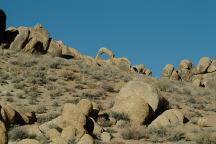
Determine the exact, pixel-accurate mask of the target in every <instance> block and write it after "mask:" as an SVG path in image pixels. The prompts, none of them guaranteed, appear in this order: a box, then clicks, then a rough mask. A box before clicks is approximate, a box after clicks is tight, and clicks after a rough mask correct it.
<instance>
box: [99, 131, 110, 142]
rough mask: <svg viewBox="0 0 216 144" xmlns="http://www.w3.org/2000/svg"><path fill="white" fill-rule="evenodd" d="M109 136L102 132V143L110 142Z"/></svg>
mask: <svg viewBox="0 0 216 144" xmlns="http://www.w3.org/2000/svg"><path fill="white" fill-rule="evenodd" d="M111 138H112V137H111V135H110V133H108V132H103V133H102V134H101V140H102V141H103V142H110V141H111Z"/></svg>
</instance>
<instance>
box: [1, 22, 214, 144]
mask: <svg viewBox="0 0 216 144" xmlns="http://www.w3.org/2000/svg"><path fill="white" fill-rule="evenodd" d="M1 29H3V30H1V33H0V35H1V38H0V104H1V107H0V110H1V111H0V115H1V117H0V144H6V143H10V144H15V143H18V144H26V143H31V144H48V143H54V144H73V143H78V144H93V143H95V144H98V143H101V144H105V143H111V144H124V143H126V144H127V143H128V144H142V143H192V144H193V143H194V144H196V143H198V144H214V143H216V105H215V102H216V90H215V88H216V86H215V85H216V81H215V80H216V69H215V60H210V59H209V58H206V57H204V58H201V60H200V62H199V64H198V65H197V66H193V65H192V63H191V62H190V61H189V60H183V61H182V62H181V63H180V65H179V68H178V69H176V70H175V69H174V66H173V65H172V64H168V65H166V66H165V68H164V70H163V72H162V75H161V77H160V78H153V77H151V75H152V71H151V70H149V69H147V68H145V67H144V65H143V64H138V65H136V66H131V64H130V61H129V60H128V59H127V58H116V57H115V55H114V54H113V52H112V51H110V50H108V49H106V48H101V49H100V50H99V51H98V53H97V55H96V57H95V58H92V57H89V56H86V55H83V54H80V53H79V52H78V50H76V49H74V48H70V47H68V46H66V45H64V44H63V42H61V41H56V40H54V39H52V38H51V37H50V36H49V33H48V31H47V30H46V29H44V28H43V26H41V25H36V26H35V27H18V28H14V27H11V28H9V29H8V30H6V31H5V29H4V28H1ZM103 53H105V54H107V55H108V56H109V57H110V59H109V60H102V59H101V58H100V56H101V55H102V54H103Z"/></svg>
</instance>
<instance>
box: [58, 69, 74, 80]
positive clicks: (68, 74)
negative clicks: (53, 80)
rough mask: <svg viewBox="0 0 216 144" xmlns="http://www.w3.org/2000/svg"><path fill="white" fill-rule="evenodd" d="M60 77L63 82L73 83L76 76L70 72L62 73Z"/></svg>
mask: <svg viewBox="0 0 216 144" xmlns="http://www.w3.org/2000/svg"><path fill="white" fill-rule="evenodd" d="M61 77H63V79H64V80H65V81H73V80H74V79H75V78H76V76H75V75H74V73H73V72H71V71H63V72H62V73H61Z"/></svg>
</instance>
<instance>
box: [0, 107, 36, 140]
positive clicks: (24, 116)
mask: <svg viewBox="0 0 216 144" xmlns="http://www.w3.org/2000/svg"><path fill="white" fill-rule="evenodd" d="M0 112H1V113H0V117H1V120H0V144H6V143H7V130H8V129H9V127H10V126H11V125H24V124H32V123H34V122H36V120H37V119H36V116H35V114H34V113H28V112H25V113H24V112H21V111H18V110H15V109H13V108H12V107H10V106H8V105H5V106H0Z"/></svg>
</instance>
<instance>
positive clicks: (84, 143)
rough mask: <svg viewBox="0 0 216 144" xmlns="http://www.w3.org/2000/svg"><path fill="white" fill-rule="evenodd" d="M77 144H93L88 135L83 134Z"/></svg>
mask: <svg viewBox="0 0 216 144" xmlns="http://www.w3.org/2000/svg"><path fill="white" fill-rule="evenodd" d="M78 144H94V139H93V138H92V137H91V136H90V135H89V134H85V135H83V136H82V138H81V139H80V140H79V142H78Z"/></svg>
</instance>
